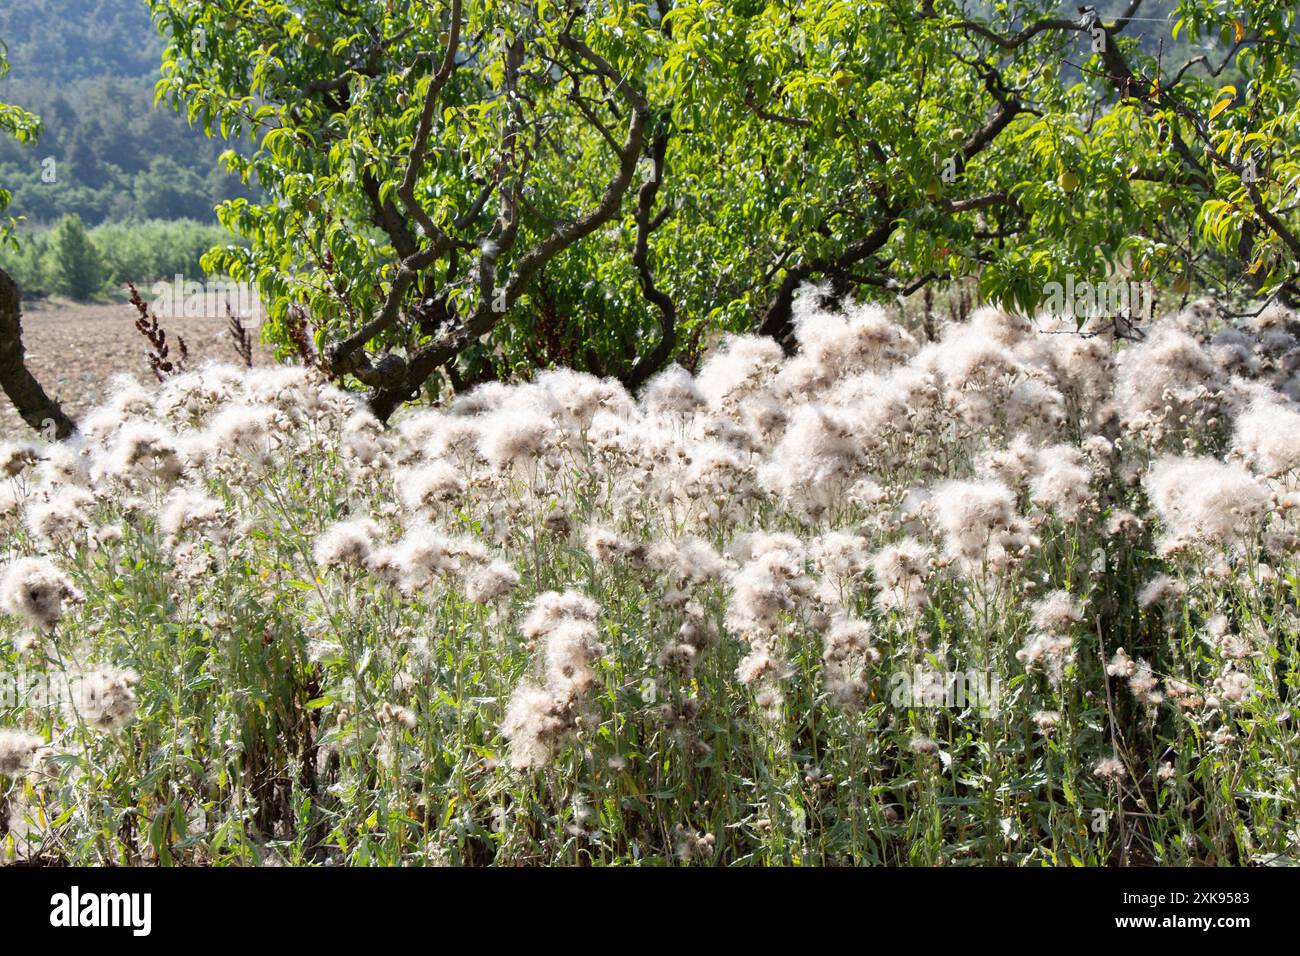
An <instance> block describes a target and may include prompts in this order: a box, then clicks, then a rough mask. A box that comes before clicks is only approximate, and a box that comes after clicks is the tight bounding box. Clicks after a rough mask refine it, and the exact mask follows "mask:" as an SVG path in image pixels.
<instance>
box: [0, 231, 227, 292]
mask: <svg viewBox="0 0 1300 956" xmlns="http://www.w3.org/2000/svg"><path fill="white" fill-rule="evenodd" d="M88 234H89V236H90V240H91V242H92V243H93V244H94V247H95V249H96V251H97V254H98V257H99V260H100V261H101V263H102V277H103V279H102V282H101V284H100V287H98V288H96V289H95V290H94V291H95V292H96V293H97V292H101V291H104V290H111V291H116V292H121V291H123V290H124V289H125V286H126V283H127V282H133V283H135V284H136V285H137V286H140V287H144V286H147V285H149V284H150V283H153V282H155V281H171V280H172V278H173V277H174V276H176V275H182V276H184V277H185V278H186V280H187V281H199V280H202V279H203V278H205V275H206V274H205V273H204V271H203V267H202V265H201V260H202V258H203V256H204V255H205V254H206V253H207V252H208V251H209V250H210V249H212V248H213V247H214V246H220V245H223V244H225V243H229V242H232V238H231V236H230V234H229V233H227V232H226V230H225V229H223V228H222V227H221V226H218V225H215V224H211V223H204V222H195V221H192V220H146V221H144V222H114V223H105V224H104V225H101V226H96V227H94V228H93V229H90V230H88ZM19 238H20V239H21V242H19V243H18V244H17V248H16V249H11V250H7V251H4V252H0V268H3V269H5V271H7V272H8V273H9V274H10V275H11V276H12V277H13V279H14V281H15V282H17V283H18V287H19V288H20V289H22V290H23V291H24V293H26V294H28V295H41V294H44V295H49V294H52V293H56V292H58V291H59V290H58V288H56V286H55V284H54V281H53V279H52V276H51V272H50V266H51V264H52V263H53V261H54V260H55V259H56V258H57V255H56V253H55V251H54V242H55V238H54V230H50V229H45V230H30V231H27V230H25V231H23V232H22V233H20V235H19Z"/></svg>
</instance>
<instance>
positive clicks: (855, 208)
mask: <svg viewBox="0 0 1300 956" xmlns="http://www.w3.org/2000/svg"><path fill="white" fill-rule="evenodd" d="M151 7H152V9H153V11H154V14H155V18H156V22H157V23H158V26H159V28H160V30H161V31H162V33H163V36H164V38H165V40H166V50H165V53H164V57H163V65H162V74H161V78H160V80H159V82H158V94H159V96H160V97H162V98H165V99H167V100H168V101H169V102H171V103H173V104H174V105H176V106H177V107H179V108H182V109H184V110H185V111H186V112H187V115H188V116H189V117H190V118H191V119H192V120H193V121H195V122H197V123H200V124H202V126H203V128H204V129H205V130H207V131H208V132H210V133H213V134H220V135H249V136H252V137H254V138H255V140H256V143H257V148H256V150H255V151H254V152H253V153H252V154H251V155H249V156H239V155H235V154H233V153H231V154H228V156H227V159H228V162H229V163H230V165H231V166H232V168H234V169H235V170H237V171H238V172H239V173H240V174H241V175H242V176H243V177H245V179H246V180H247V181H249V182H254V183H257V184H259V185H260V186H261V187H262V188H263V189H264V190H265V194H266V199H265V201H262V202H258V201H250V200H246V199H236V200H234V201H232V202H229V203H227V204H225V205H224V206H223V207H222V208H221V209H220V210H219V215H220V218H221V220H222V222H223V223H224V224H226V225H227V226H229V227H230V228H231V229H233V230H234V231H235V232H237V233H239V234H241V235H243V236H246V237H247V238H248V239H249V240H250V246H249V248H247V249H243V248H225V249H221V250H216V251H214V253H213V254H212V256H211V257H210V263H209V268H211V269H215V270H218V271H226V272H230V273H231V274H233V275H235V276H236V277H237V278H247V279H252V280H255V281H256V282H257V283H258V285H259V286H260V288H261V291H262V294H263V298H264V299H265V300H266V301H267V302H268V303H271V313H272V320H273V323H275V324H274V325H273V330H275V331H274V332H273V334H279V335H281V336H282V341H285V342H287V341H288V329H289V327H290V326H292V325H293V322H294V318H293V317H294V316H295V315H303V314H305V315H309V316H310V318H311V321H312V322H313V324H314V325H315V327H316V330H317V331H316V334H317V337H318V340H319V344H320V346H321V348H322V350H323V352H324V354H325V355H326V356H327V360H328V363H329V365H330V367H331V368H332V369H333V371H334V372H335V373H336V374H337V375H340V376H344V377H349V378H351V379H355V380H358V381H359V382H361V383H363V384H364V385H365V386H367V387H369V388H370V390H371V398H372V405H373V407H374V408H375V409H376V411H377V412H378V413H380V414H381V415H387V414H389V413H390V412H391V411H392V410H393V409H394V408H395V407H396V406H397V405H399V404H400V403H401V402H403V401H405V400H408V399H410V398H412V397H414V396H415V395H417V394H418V393H419V392H420V390H421V388H423V387H425V386H426V383H431V382H434V383H436V382H438V381H440V379H437V378H434V377H433V376H434V374H435V373H436V372H438V371H439V370H445V372H446V374H447V378H448V379H449V380H450V382H451V383H452V384H453V385H459V384H463V383H466V382H471V381H474V380H478V379H481V378H483V377H487V376H493V375H501V374H506V373H508V372H510V371H512V370H514V369H515V368H517V367H521V366H532V365H537V364H548V363H551V362H565V363H568V364H572V365H576V366H578V367H585V368H588V369H590V370H592V371H595V372H598V373H601V374H612V375H617V376H619V377H620V378H622V379H624V380H625V381H628V382H630V383H632V384H636V383H637V382H639V381H640V380H642V379H644V377H645V376H646V375H647V374H649V373H650V372H652V371H653V370H654V369H655V368H658V367H660V366H661V365H662V364H663V363H664V362H665V361H666V360H667V359H669V358H670V357H673V356H676V355H683V354H686V355H689V354H690V353H691V352H692V350H694V349H696V348H698V343H699V342H700V336H701V335H702V333H703V332H705V331H706V330H709V329H712V328H728V329H752V330H757V331H760V332H763V333H765V334H769V335H773V336H776V337H777V338H779V339H781V340H782V341H784V342H787V343H788V342H789V341H790V331H791V330H790V314H791V303H792V299H793V295H794V293H795V290H796V289H797V288H798V287H799V286H800V285H801V284H802V283H805V282H809V281H811V282H821V283H825V284H826V285H827V287H828V289H829V291H830V293H831V294H832V295H835V296H848V295H857V296H895V295H898V294H900V293H906V292H909V291H913V290H915V289H918V288H920V287H921V286H923V285H925V284H926V283H931V282H939V283H942V282H949V281H953V280H955V279H958V278H961V277H964V276H978V281H979V285H980V288H981V290H982V292H983V294H984V295H985V296H986V297H987V298H989V299H990V300H993V301H999V302H1002V303H1005V304H1007V305H1008V306H1012V307H1016V308H1020V309H1024V310H1031V309H1034V308H1036V307H1037V306H1038V305H1039V304H1040V303H1041V301H1042V300H1043V298H1044V294H1045V293H1044V286H1045V285H1047V284H1048V283H1049V282H1053V281H1063V280H1064V278H1065V277H1066V276H1076V277H1080V278H1083V279H1087V280H1089V281H1094V282H1096V281H1102V280H1105V279H1106V278H1107V277H1109V276H1112V275H1125V276H1131V277H1135V278H1138V279H1142V280H1147V281H1152V282H1153V283H1156V284H1157V285H1158V286H1159V287H1161V288H1171V289H1174V290H1175V291H1183V290H1185V289H1186V287H1187V285H1188V283H1189V280H1193V279H1194V280H1195V281H1196V283H1197V284H1198V285H1201V286H1204V287H1207V288H1217V289H1219V290H1221V291H1225V292H1227V293H1233V294H1240V295H1241V296H1243V297H1251V296H1253V297H1260V296H1263V297H1271V296H1282V297H1283V298H1290V297H1293V296H1294V295H1295V294H1296V291H1297V287H1296V275H1297V270H1296V260H1297V259H1300V240H1298V239H1297V231H1296V230H1297V227H1298V226H1297V221H1296V220H1297V215H1296V212H1297V206H1296V203H1295V192H1296V185H1297V181H1298V180H1297V173H1298V171H1300V167H1297V158H1298V156H1300V153H1298V150H1300V143H1298V139H1300V134H1298V132H1297V130H1298V129H1300V114H1298V113H1297V110H1298V109H1300V107H1297V96H1296V71H1295V62H1296V44H1295V42H1294V30H1295V19H1296V12H1297V4H1295V3H1282V2H1276V0H1242V2H1237V0H1184V2H1179V3H1177V4H1173V5H1172V11H1171V12H1169V14H1168V16H1167V18H1165V19H1163V20H1162V21H1161V23H1160V24H1159V26H1158V28H1155V29H1153V28H1151V21H1152V20H1159V19H1160V17H1146V16H1144V8H1147V9H1148V10H1149V11H1150V12H1158V13H1160V14H1163V13H1164V11H1165V10H1168V9H1169V8H1170V7H1171V5H1170V4H1144V3H1143V2H1142V0H1133V2H1130V3H1128V4H1126V5H1125V6H1124V8H1123V9H1122V10H1119V11H1118V12H1117V13H1115V14H1113V15H1111V16H1098V15H1097V14H1096V13H1095V12H1094V11H1092V10H1091V9H1090V8H1088V9H1086V10H1085V12H1084V13H1082V14H1077V13H1076V14H1072V15H1061V14H1060V13H1059V12H1058V11H1057V9H1056V5H1055V4H1050V3H1043V2H1035V0H1026V2H1004V3H999V4H996V5H993V4H985V5H979V6H978V7H972V6H970V5H963V4H959V3H956V2H951V0H931V2H924V3H922V4H920V5H919V6H918V5H917V4H915V3H913V2H910V0H909V2H902V0H878V2H870V3H865V2H864V3H848V2H843V0H812V2H799V3H785V2H766V3H765V2H759V0H730V2H724V0H679V2H675V3H668V2H663V3H660V2H654V3H651V4H648V5H647V4H643V3H631V2H619V0H609V2H585V3H584V2H576V0H541V2H532V3H509V4H507V3H500V2H494V0H417V2H412V3H396V2H391V0H352V2H349V3H342V2H335V0H305V2H298V3H293V4H289V3H284V2H280V0H216V2H207V3H195V2H192V0H151ZM1156 8H1163V9H1160V10H1157V9H1156ZM1139 24H1140V25H1142V26H1143V27H1145V28H1146V29H1144V30H1142V31H1138V30H1137V26H1138V25H1139ZM1139 33H1140V34H1141V35H1140V36H1139V35H1138V34H1139ZM1166 38H1167V41H1168V42H1167V43H1166V42H1165V41H1166ZM1175 50H1177V51H1178V52H1179V55H1181V56H1184V57H1185V59H1181V60H1178V59H1176V58H1175V57H1174V56H1173V54H1172V52H1168V51H1175Z"/></svg>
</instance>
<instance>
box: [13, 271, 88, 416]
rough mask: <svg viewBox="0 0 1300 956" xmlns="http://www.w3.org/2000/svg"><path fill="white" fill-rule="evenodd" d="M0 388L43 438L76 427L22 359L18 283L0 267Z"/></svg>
mask: <svg viewBox="0 0 1300 956" xmlns="http://www.w3.org/2000/svg"><path fill="white" fill-rule="evenodd" d="M0 388H3V389H4V393H5V394H6V395H8V396H9V401H11V402H13V403H14V408H16V409H18V414H19V415H21V416H22V417H23V421H25V422H26V423H27V424H28V425H31V426H32V428H34V429H36V430H37V431H38V432H40V433H41V434H42V435H44V436H45V437H46V438H67V437H68V436H69V435H71V434H72V433H73V432H74V431H76V430H77V427H76V425H74V424H73V423H72V419H70V418H68V416H67V415H65V414H64V413H63V409H62V408H60V407H59V403H58V402H56V401H54V400H53V399H52V398H50V397H49V396H48V395H46V394H45V389H43V388H41V383H40V382H38V381H36V379H35V378H34V377H33V376H32V373H31V372H29V371H28V370H27V365H26V363H25V362H24V361H23V323H22V305H21V303H20V300H19V296H18V286H17V285H15V284H14V280H13V279H11V278H9V275H8V273H6V272H5V271H4V270H3V269H0Z"/></svg>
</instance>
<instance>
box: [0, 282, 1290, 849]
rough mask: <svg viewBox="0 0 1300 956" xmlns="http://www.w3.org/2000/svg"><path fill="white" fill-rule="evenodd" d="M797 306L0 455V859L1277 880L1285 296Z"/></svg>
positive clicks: (809, 297)
mask: <svg viewBox="0 0 1300 956" xmlns="http://www.w3.org/2000/svg"><path fill="white" fill-rule="evenodd" d="M819 301H820V300H819V298H818V296H817V295H816V294H815V292H813V291H809V292H807V293H805V294H803V295H802V296H801V297H800V298H799V299H798V300H797V305H796V309H795V326H796V329H797V335H798V341H799V346H800V347H799V350H798V352H797V353H796V354H795V355H794V356H793V357H786V356H785V355H784V354H783V352H782V351H781V349H780V348H779V347H778V346H777V345H776V344H775V343H774V342H773V341H772V340H770V339H764V338H759V337H753V336H733V337H730V338H727V339H725V340H723V341H722V342H721V343H720V344H719V345H718V346H717V347H716V348H715V349H714V350H713V351H712V352H711V353H710V354H709V355H708V356H707V357H706V358H705V360H704V362H703V364H702V366H701V368H700V369H699V371H698V373H697V374H695V375H692V374H690V373H688V372H686V371H685V370H683V369H681V368H679V367H676V366H673V367H669V368H668V369H666V370H665V371H663V372H661V373H659V374H658V375H657V376H656V377H654V378H653V379H651V380H650V381H649V382H648V383H647V384H646V386H645V387H644V389H643V390H642V391H641V393H640V394H639V395H636V396H633V395H631V394H629V393H628V392H627V391H626V390H625V389H624V388H623V387H622V386H621V385H619V384H618V383H617V382H615V381H613V380H602V379H598V378H595V377H593V376H591V375H587V374H583V373H578V372H573V371H567V370H563V369H555V370H549V371H543V372H540V373H538V374H536V375H535V376H534V377H533V378H532V379H531V380H530V381H524V382H519V383H514V384H505V383H488V384H484V385H480V386H479V387H477V388H475V389H473V390H472V391H469V392H467V393H465V394H463V395H460V396H459V397H457V398H456V399H455V400H454V401H452V402H450V403H449V404H448V405H446V406H445V407H425V408H418V409H410V410H408V411H406V412H404V413H403V414H402V415H399V416H398V417H397V418H396V419H394V421H393V423H392V425H391V426H389V427H385V426H383V425H381V423H380V422H379V421H378V420H377V419H375V418H374V417H373V415H372V414H370V412H369V411H367V410H366V406H365V405H364V403H363V402H362V401H359V400H358V397H357V396H356V395H354V394H351V393H348V392H346V391H343V390H340V388H338V387H337V386H336V385H335V384H333V383H331V382H329V381H327V380H326V379H325V378H324V376H323V375H322V374H321V373H320V372H319V371H318V370H317V369H314V368H309V367H301V368H300V367H287V366H281V367H268V368H242V367H241V368H233V367H226V366H217V365H207V366H203V367H199V368H193V369H190V370H178V372H177V373H176V374H173V375H169V376H167V377H165V379H164V380H163V381H162V382H160V383H159V384H158V385H157V387H152V386H151V387H148V388H146V387H143V386H140V385H137V384H135V383H131V382H125V381H124V382H122V383H121V384H120V385H119V387H118V388H117V389H116V391H115V393H114V397H113V398H112V400H111V401H110V402H109V403H108V404H107V405H105V406H104V407H102V408H100V409H98V410H96V411H94V412H92V413H90V414H89V415H87V416H86V417H85V418H84V419H83V421H82V422H81V423H80V435H79V437H78V438H77V439H74V440H73V441H70V442H64V443H60V444H55V445H16V444H8V445H4V446H3V447H0V522H2V523H3V529H4V539H3V540H4V542H5V543H4V553H3V554H0V608H2V609H3V616H2V617H0V662H2V663H3V666H4V668H5V671H6V673H7V675H8V677H9V679H8V680H7V682H6V684H5V687H4V688H3V690H4V696H3V697H0V852H3V854H4V855H5V857H6V858H7V859H31V860H43V861H49V862H67V863H81V864H86V863H128V864H131V863H162V864H205V865H208V864H241V865H248V864H263V865H277V864H286V863H287V864H293V865H301V864H321V863H335V864H351V865H373V864H432V863H455V864H502V865H505V864H667V863H671V864H695V865H699V864H728V865H730V864H846V863H854V864H884V865H900V864H921V865H936V864H942V865H959V864H974V863H985V864H988V863H1011V864H1019V865H1077V864H1086V865H1096V864H1140V863H1158V864H1171V865H1182V864H1200V863H1216V864H1225V863H1260V862H1270V861H1279V862H1280V861H1284V860H1285V859H1287V858H1292V857H1294V854H1295V849H1294V848H1295V845H1296V843H1297V841H1298V839H1300V834H1298V833H1297V810H1298V809H1300V791H1298V790H1297V781H1296V777H1295V768H1296V766H1297V765H1298V764H1297V745H1298V743H1300V741H1298V739H1297V734H1296V725H1295V719H1294V717H1293V715H1292V712H1291V709H1290V703H1289V702H1290V700H1291V699H1292V698H1293V697H1294V695H1295V694H1296V692H1297V689H1298V687H1297V681H1298V675H1297V670H1296V661H1297V660H1298V659H1300V658H1297V653H1296V650H1297V649H1296V641H1297V637H1296V635H1297V626H1296V612H1295V607H1296V601H1297V593H1296V588H1297V583H1296V582H1297V558H1296V554H1297V551H1298V550H1300V536H1298V535H1297V504H1300V496H1298V494H1300V489H1298V488H1297V484H1296V480H1297V479H1296V474H1297V469H1300V408H1298V407H1297V405H1296V403H1295V396H1296V394H1297V379H1296V378H1295V377H1294V369H1295V366H1296V363H1295V362H1294V361H1293V359H1294V356H1295V355H1296V354H1297V351H1296V350H1297V347H1298V346H1300V343H1298V342H1297V340H1296V338H1295V332H1296V328H1297V325H1296V322H1295V319H1294V317H1293V316H1291V315H1290V314H1289V313H1286V312H1284V311H1282V310H1279V309H1276V308H1274V309H1269V310H1266V311H1264V312H1262V313H1260V314H1259V315H1258V316H1257V317H1255V318H1253V319H1248V320H1244V321H1241V322H1239V323H1238V324H1224V323H1223V322H1222V320H1220V319H1218V318H1216V317H1215V315H1216V313H1214V312H1213V311H1212V310H1209V309H1206V308H1204V307H1203V305H1199V304H1198V305H1194V306H1193V307H1191V308H1189V309H1188V310H1186V311H1184V312H1183V313H1180V314H1178V315H1174V316H1170V317H1167V318H1165V319H1163V320H1161V321H1160V322H1158V323H1156V324H1155V326H1154V327H1153V328H1152V329H1151V330H1150V332H1149V334H1148V335H1147V336H1146V337H1145V338H1144V339H1143V340H1141V341H1138V342H1117V341H1114V340H1113V339H1112V338H1111V337H1110V333H1109V332H1108V330H1107V329H1106V328H1104V327H1100V326H1099V327H1095V328H1094V327H1091V326H1085V328H1084V329H1083V330H1082V331H1081V332H1080V331H1078V330H1076V329H1075V328H1074V325H1073V323H1070V324H1069V326H1068V328H1067V327H1064V326H1061V325H1059V323H1058V322H1057V321H1056V320H1053V319H1051V318H1050V317H1046V316H1044V317H1039V318H1037V319H1035V320H1032V321H1031V320H1029V319H1026V318H1024V317H1021V316H1016V315H1014V314H1011V313H1009V312H1005V311H1001V310H998V309H994V308H982V309H979V310H976V311H975V312H974V314H972V315H971V316H970V319H969V321H967V322H962V323H953V324H950V325H948V326H946V327H941V328H939V329H937V330H936V335H935V336H934V337H933V340H931V339H930V337H929V336H926V337H922V338H918V337H916V336H914V335H913V334H912V332H911V331H910V330H909V329H908V328H907V327H905V326H904V325H903V324H902V323H900V322H899V321H895V320H894V319H892V318H891V317H890V315H888V314H887V313H886V312H885V311H883V310H881V309H879V308H877V307H873V306H855V307H851V308H849V309H848V310H847V311H845V312H843V313H833V312H828V311H826V310H825V309H824V308H823V307H822V306H820V305H819V304H818V303H819ZM38 690H41V692H40V693H37V691H38Z"/></svg>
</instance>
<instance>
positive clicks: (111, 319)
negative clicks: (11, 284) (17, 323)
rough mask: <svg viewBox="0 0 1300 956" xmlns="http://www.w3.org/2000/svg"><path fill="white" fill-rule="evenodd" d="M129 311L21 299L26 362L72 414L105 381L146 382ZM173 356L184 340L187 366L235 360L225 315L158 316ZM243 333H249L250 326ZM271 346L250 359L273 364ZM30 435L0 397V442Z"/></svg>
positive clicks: (141, 346) (94, 400)
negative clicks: (125, 377) (178, 340)
mask: <svg viewBox="0 0 1300 956" xmlns="http://www.w3.org/2000/svg"><path fill="white" fill-rule="evenodd" d="M135 318H136V313H135V310H134V309H133V308H132V307H131V306H130V305H128V304H127V303H113V304H108V305H85V304H79V303H73V302H67V301H63V300H57V299H56V300H51V301H47V302H25V303H23V343H24V345H26V347H27V367H28V368H30V369H31V371H32V374H33V375H35V376H36V378H37V379H38V380H39V381H40V383H41V384H42V385H43V386H44V387H45V390H46V392H48V393H49V394H50V395H51V396H53V397H55V398H57V399H58V400H59V402H60V403H62V405H63V407H64V409H65V410H66V411H67V412H68V414H69V415H71V416H72V417H73V418H74V419H75V418H78V417H80V416H81V415H82V414H84V413H85V412H86V411H88V410H89V409H91V408H93V407H94V406H95V405H97V404H98V403H100V402H101V401H103V399H104V398H105V397H106V396H107V395H108V393H109V391H110V385H111V382H112V380H113V379H114V378H115V377H117V376H119V375H130V376H131V377H133V378H135V379H136V380H138V381H141V382H148V381H152V380H153V372H152V371H151V370H150V368H149V362H148V360H147V359H146V358H145V354H146V352H147V351H148V349H149V343H148V341H147V340H146V339H145V338H144V337H143V336H142V335H141V334H140V333H139V331H137V330H136V327H135ZM161 325H162V327H163V328H164V329H165V330H166V332H167V341H168V344H169V345H171V347H172V354H173V357H174V356H175V354H176V347H177V345H176V342H175V339H176V337H178V336H179V337H180V338H182V339H184V340H185V345H186V347H187V348H188V349H189V354H190V363H191V364H197V363H199V362H203V361H208V360H214V361H222V362H238V361H239V357H238V355H236V353H235V348H234V344H233V342H232V341H231V338H230V333H229V331H228V330H227V328H226V321H225V319H219V318H177V319H166V320H162V321H161ZM250 335H253V336H256V330H251V331H250ZM272 354H273V353H272V350H271V349H270V348H269V347H267V346H262V345H255V346H254V361H255V363H256V364H259V365H261V364H266V363H269V362H271V361H272ZM32 434H33V433H32V432H31V430H30V429H29V428H27V426H26V425H25V424H24V423H23V421H22V419H21V418H19V417H18V413H17V412H16V411H14V408H13V406H12V405H11V404H10V403H9V400H8V399H7V398H5V397H4V396H3V395H2V394H0V439H10V440H12V439H15V438H27V437H30V436H31V435H32Z"/></svg>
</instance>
